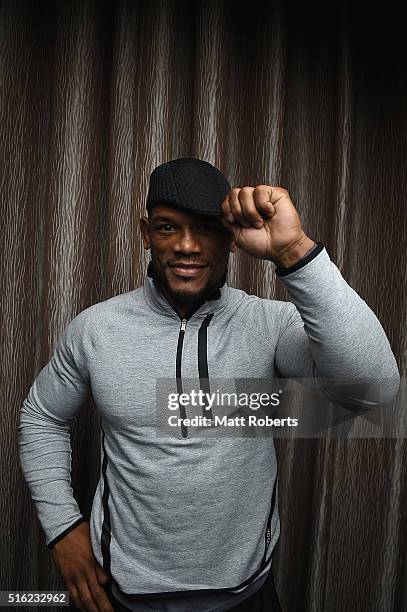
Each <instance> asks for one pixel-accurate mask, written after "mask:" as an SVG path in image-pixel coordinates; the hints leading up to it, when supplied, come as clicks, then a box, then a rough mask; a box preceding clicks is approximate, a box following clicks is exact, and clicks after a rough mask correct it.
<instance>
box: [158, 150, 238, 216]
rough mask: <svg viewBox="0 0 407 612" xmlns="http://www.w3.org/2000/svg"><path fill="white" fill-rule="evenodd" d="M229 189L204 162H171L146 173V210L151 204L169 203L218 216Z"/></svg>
mask: <svg viewBox="0 0 407 612" xmlns="http://www.w3.org/2000/svg"><path fill="white" fill-rule="evenodd" d="M230 190H231V186H230V185H229V182H228V181H227V179H226V177H225V176H224V175H223V174H222V172H220V170H218V169H217V168H215V166H212V164H210V163H209V162H207V161H203V160H201V159H195V158H193V157H182V158H180V159H172V160H170V161H168V162H165V163H164V164H161V165H160V166H157V168H155V169H154V170H153V171H152V173H151V174H150V183H149V188H148V194H147V202H146V206H147V210H148V211H150V209H151V208H152V206H154V205H155V204H164V205H165V204H167V205H168V204H170V205H173V206H178V207H180V208H186V209H187V210H188V211H191V212H195V213H203V214H215V215H220V214H221V213H222V209H221V205H222V202H223V200H224V199H225V198H226V196H227V194H228V193H229V191H230Z"/></svg>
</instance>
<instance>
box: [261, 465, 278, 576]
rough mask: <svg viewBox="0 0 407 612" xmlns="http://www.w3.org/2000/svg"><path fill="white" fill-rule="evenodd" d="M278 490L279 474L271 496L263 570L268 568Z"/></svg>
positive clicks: (265, 534)
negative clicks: (267, 559)
mask: <svg viewBox="0 0 407 612" xmlns="http://www.w3.org/2000/svg"><path fill="white" fill-rule="evenodd" d="M276 490H277V473H276V477H275V479H274V486H273V494H272V496H271V504H270V513H269V517H268V519H267V525H266V531H265V533H264V555H263V560H262V562H261V566H260V569H263V568H264V567H265V566H266V557H267V551H268V549H269V546H270V542H271V519H272V516H273V512H274V507H275V505H276Z"/></svg>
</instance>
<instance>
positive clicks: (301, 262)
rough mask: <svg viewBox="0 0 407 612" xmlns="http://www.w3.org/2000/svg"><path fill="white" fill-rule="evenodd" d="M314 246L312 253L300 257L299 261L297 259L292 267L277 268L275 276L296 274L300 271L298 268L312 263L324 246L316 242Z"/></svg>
mask: <svg viewBox="0 0 407 612" xmlns="http://www.w3.org/2000/svg"><path fill="white" fill-rule="evenodd" d="M316 245H317V246H316V247H314V248H313V249H312V251H310V252H309V253H308V255H304V257H301V259H299V260H298V261H297V263H295V264H294V265H293V266H290V267H289V268H279V267H277V268H276V274H277V276H287V275H288V274H291V272H296V271H297V270H300V268H302V267H303V266H305V265H307V263H309V262H310V261H312V260H313V259H314V258H315V257H316V256H317V255H319V254H320V252H321V251H322V250H323V249H324V248H325V245H324V244H322V242H316Z"/></svg>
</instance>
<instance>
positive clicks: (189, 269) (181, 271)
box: [168, 262, 207, 278]
mask: <svg viewBox="0 0 407 612" xmlns="http://www.w3.org/2000/svg"><path fill="white" fill-rule="evenodd" d="M168 267H169V268H170V270H171V272H172V273H173V274H174V275H175V276H177V277H178V278H196V277H197V276H199V275H200V274H202V271H203V270H204V269H205V268H207V265H206V264H190V263H188V264H187V263H182V262H180V263H178V262H177V263H175V264H168Z"/></svg>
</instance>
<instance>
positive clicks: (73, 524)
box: [47, 516, 89, 548]
mask: <svg viewBox="0 0 407 612" xmlns="http://www.w3.org/2000/svg"><path fill="white" fill-rule="evenodd" d="M88 522H89V521H88V519H87V518H86V517H84V516H82V517H81V518H80V519H78V520H77V521H75V522H74V523H72V525H70V526H69V527H68V528H67V529H65V531H63V532H62V533H60V534H59V535H57V537H56V538H54V539H53V540H51V542H49V544H47V548H52V547H53V546H54V544H56V543H57V542H59V540H62V538H63V537H65V536H66V535H68V533H69V532H70V531H73V530H74V529H75V527H78V525H80V524H81V523H88Z"/></svg>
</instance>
